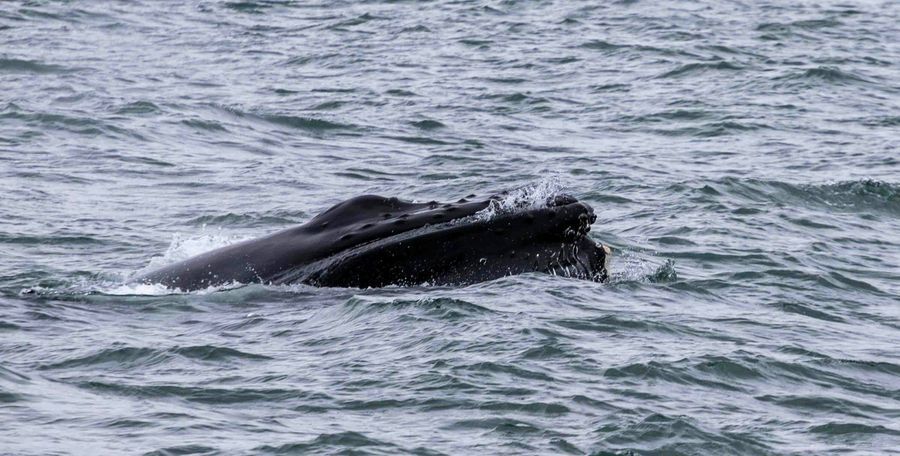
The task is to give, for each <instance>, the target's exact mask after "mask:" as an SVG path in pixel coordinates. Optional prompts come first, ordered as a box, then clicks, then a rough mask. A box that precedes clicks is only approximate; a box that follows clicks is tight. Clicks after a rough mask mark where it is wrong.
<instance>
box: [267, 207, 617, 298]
mask: <svg viewBox="0 0 900 456" xmlns="http://www.w3.org/2000/svg"><path fill="white" fill-rule="evenodd" d="M595 220H596V216H595V215H594V211H593V209H592V208H591V207H590V206H588V205H587V204H585V203H583V202H580V201H578V200H577V199H576V198H574V197H572V196H569V195H555V196H552V197H549V198H546V199H544V200H540V201H533V200H532V201H528V202H516V201H512V202H510V201H509V198H505V197H504V196H503V195H497V196H492V197H489V198H480V199H479V198H475V197H474V196H471V195H470V196H469V197H466V198H463V199H461V200H458V201H456V202H453V203H439V202H436V201H431V202H426V203H418V202H408V201H402V200H399V199H397V198H385V197H380V196H374V195H366V196H360V197H357V198H353V199H350V200H347V201H345V202H342V203H340V204H338V205H336V206H334V207H332V208H331V209H329V210H327V211H325V212H323V213H322V214H320V215H318V216H316V217H315V218H313V219H312V220H311V221H310V222H309V223H307V224H306V225H304V226H303V227H300V228H299V229H300V230H302V231H303V233H302V235H303V236H305V237H306V238H307V239H309V240H310V241H311V242H312V243H314V244H318V245H320V246H322V248H323V250H322V251H321V252H320V253H319V254H318V255H317V256H318V257H319V258H318V259H317V260H315V261H312V262H309V263H307V264H305V265H303V266H301V267H298V268H295V269H293V270H291V271H290V272H289V273H287V274H285V275H284V276H283V278H282V279H281V280H279V281H285V282H286V281H297V280H299V281H303V282H306V283H310V284H313V285H319V286H336V287H361V288H365V287H379V286H386V285H418V284H433V285H462V284H468V283H475V282H481V281H484V280H491V279H494V278H498V277H502V276H506V275H512V274H520V273H524V272H532V271H534V272H547V273H551V274H556V275H563V276H568V277H577V278H583V279H589V280H595V281H605V280H606V279H607V277H608V272H607V266H608V261H609V256H610V250H609V248H608V247H606V246H603V245H598V244H597V243H595V242H594V241H593V240H591V239H590V237H588V232H589V231H590V227H591V224H592V223H594V221H595Z"/></svg>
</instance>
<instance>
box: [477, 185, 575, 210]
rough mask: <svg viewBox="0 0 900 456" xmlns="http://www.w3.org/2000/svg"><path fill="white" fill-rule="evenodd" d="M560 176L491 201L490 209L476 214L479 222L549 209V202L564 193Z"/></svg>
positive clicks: (521, 188) (512, 191)
mask: <svg viewBox="0 0 900 456" xmlns="http://www.w3.org/2000/svg"><path fill="white" fill-rule="evenodd" d="M565 190H566V186H565V185H563V183H562V182H561V180H560V178H559V176H556V175H553V176H550V177H546V178H544V179H541V180H540V181H538V182H536V183H534V184H530V185H526V186H524V187H519V188H517V189H515V190H510V191H509V192H507V193H506V194H504V195H501V198H500V199H495V200H491V202H490V204H489V205H488V207H486V208H484V209H482V210H481V211H479V212H478V213H476V214H475V217H476V219H477V220H482V221H484V220H491V219H493V218H494V217H497V216H498V215H502V214H511V213H516V212H522V211H527V210H532V209H540V208H544V207H547V205H548V202H549V201H551V200H552V199H553V198H554V197H556V196H557V195H559V194H561V193H564V192H565Z"/></svg>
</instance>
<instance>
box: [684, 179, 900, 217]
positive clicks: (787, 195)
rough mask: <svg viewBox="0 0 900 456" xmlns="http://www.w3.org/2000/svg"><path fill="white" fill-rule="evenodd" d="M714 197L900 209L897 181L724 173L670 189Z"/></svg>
mask: <svg viewBox="0 0 900 456" xmlns="http://www.w3.org/2000/svg"><path fill="white" fill-rule="evenodd" d="M685 188H690V189H691V190H690V191H692V192H699V193H702V194H703V195H707V196H712V197H716V196H717V195H731V196H736V197H739V198H741V199H744V200H747V201H750V202H754V203H776V204H777V203H780V204H784V205H796V204H801V205H807V206H824V207H826V208H828V209H832V210H833V209H838V210H846V211H862V210H865V211H871V210H881V211H886V212H890V213H894V214H896V213H900V184H897V183H891V182H884V181H880V180H875V179H860V180H853V181H840V182H830V183H818V184H792V183H788V182H783V181H776V180H761V179H741V178H734V177H726V178H724V179H720V180H717V181H711V182H709V183H706V184H705V185H703V186H702V187H699V188H693V187H685V185H684V184H676V185H673V186H670V187H669V190H674V191H678V190H684V189H685Z"/></svg>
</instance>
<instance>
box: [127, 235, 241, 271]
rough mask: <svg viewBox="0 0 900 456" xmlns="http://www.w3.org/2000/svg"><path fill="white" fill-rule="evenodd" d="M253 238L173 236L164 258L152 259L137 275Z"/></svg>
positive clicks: (163, 255)
mask: <svg viewBox="0 0 900 456" xmlns="http://www.w3.org/2000/svg"><path fill="white" fill-rule="evenodd" d="M252 238H253V236H246V235H243V236H234V235H231V236H229V235H225V234H221V233H216V234H199V235H184V234H176V235H174V236H172V242H171V243H170V244H169V247H168V248H166V251H165V252H163V254H162V256H156V257H153V258H151V259H150V262H149V263H148V264H147V266H146V267H144V268H142V269H141V270H139V271H136V272H135V274H138V273H144V272H149V271H152V270H154V269H158V268H161V267H163V266H167V265H170V264H172V263H176V262H179V261H182V260H186V259H188V258H191V257H194V256H197V255H200V254H201V253H206V252H209V251H210V250H215V249H218V248H221V247H225V246H227V245H232V244H236V243H238V242H243V241H246V240H249V239H252Z"/></svg>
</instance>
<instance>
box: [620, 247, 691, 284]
mask: <svg viewBox="0 0 900 456" xmlns="http://www.w3.org/2000/svg"><path fill="white" fill-rule="evenodd" d="M654 260H655V258H647V257H645V256H641V255H638V254H636V253H634V252H632V251H629V250H622V251H621V253H619V254H618V255H617V256H616V257H615V259H614V261H615V268H616V272H614V273H612V275H611V276H610V282H611V283H622V282H652V283H659V282H671V281H673V280H676V279H677V278H678V274H677V272H676V271H675V261H674V260H672V259H668V258H667V259H665V262H663V264H659V263H658V261H654Z"/></svg>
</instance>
